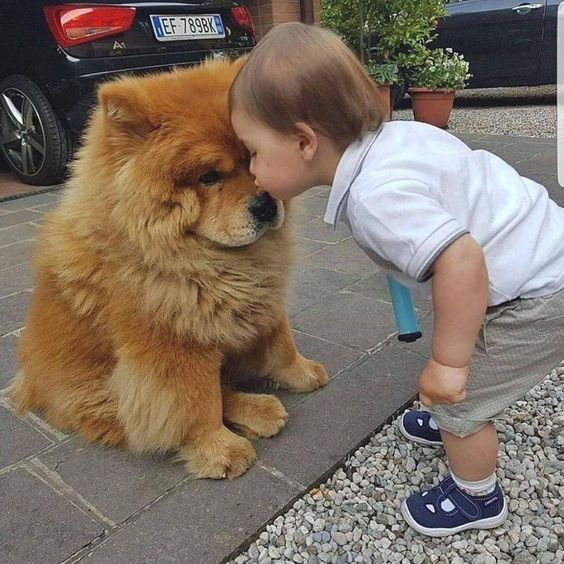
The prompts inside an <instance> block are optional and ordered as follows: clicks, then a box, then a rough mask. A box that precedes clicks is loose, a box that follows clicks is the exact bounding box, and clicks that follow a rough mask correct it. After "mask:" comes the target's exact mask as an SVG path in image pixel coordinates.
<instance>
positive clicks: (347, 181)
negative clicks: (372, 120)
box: [323, 125, 382, 227]
mask: <svg viewBox="0 0 564 564" xmlns="http://www.w3.org/2000/svg"><path fill="white" fill-rule="evenodd" d="M381 130H382V125H381V126H380V127H379V128H378V129H377V130H376V131H370V132H369V133H367V134H366V135H365V136H364V137H363V138H362V139H360V140H358V141H354V142H353V143H351V144H350V145H349V146H348V147H347V148H346V150H345V152H344V153H343V156H342V157H341V160H340V161H339V164H338V165H337V170H336V171H335V178H334V179H333V185H332V187H331V192H330V193H329V201H328V202H327V208H326V210H325V216H324V218H323V221H325V223H328V224H329V225H331V226H333V227H335V226H336V225H337V222H338V221H339V218H340V217H341V213H342V211H343V202H344V201H345V198H346V196H347V194H348V192H349V190H350V187H351V185H352V183H353V182H354V180H355V179H356V177H357V176H358V174H359V172H360V170H361V168H362V163H363V162H364V159H365V157H366V155H367V153H368V151H369V150H370V148H371V147H372V145H373V144H374V142H375V141H376V138H377V137H378V135H379V134H380V131H381Z"/></svg>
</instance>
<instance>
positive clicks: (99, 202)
mask: <svg viewBox="0 0 564 564" xmlns="http://www.w3.org/2000/svg"><path fill="white" fill-rule="evenodd" d="M240 64H241V63H239V62H235V63H233V62H228V61H210V62H207V63H206V64H204V65H202V66H199V67H196V68H191V69H188V70H186V69H184V70H176V71H173V72H171V73H164V74H159V75H152V76H148V77H127V78H122V79H120V80H118V81H115V82H108V83H106V84H104V85H102V86H101V87H100V88H99V91H98V105H97V107H96V109H95V111H94V113H93V115H92V118H91V120H90V123H89V126H88V128H87V131H86V134H85V142H84V144H83V147H82V148H81V149H80V151H79V152H78V154H77V158H76V161H75V162H74V164H73V167H72V174H71V177H70V179H69V181H68V183H67V186H66V189H65V191H64V193H63V197H62V201H61V203H60V205H59V206H58V208H57V209H55V210H54V211H53V212H52V213H51V214H50V216H48V218H47V219H46V221H45V224H44V226H43V228H42V230H41V233H40V235H39V238H38V242H37V249H36V254H35V257H34V274H35V289H34V292H33V300H32V304H31V308H30V311H29V315H28V318H27V323H26V328H25V331H24V333H23V335H22V340H21V346H20V349H19V360H20V371H19V372H18V374H17V375H16V377H15V379H14V382H13V384H12V387H11V391H10V395H11V398H12V400H13V402H14V405H15V406H16V408H17V409H19V410H20V411H21V412H23V411H26V410H37V411H40V412H42V413H43V414H44V415H45V417H46V418H47V420H48V421H49V422H50V423H52V424H53V425H55V426H56V427H59V428H66V429H71V430H74V431H75V432H77V433H78V434H79V435H80V436H81V437H82V438H83V439H85V440H87V441H95V442H99V443H102V444H105V445H122V446H124V447H126V448H128V449H130V450H132V451H134V452H150V451H176V452H177V453H178V457H179V458H180V460H182V461H183V462H184V463H185V464H186V466H187V468H188V470H189V471H190V472H191V473H193V474H194V475H195V476H197V477H208V478H223V477H228V478H234V477H236V476H239V475H241V474H242V473H244V472H245V471H246V470H247V468H248V467H249V466H250V465H251V464H252V462H253V460H254V458H255V451H254V449H253V447H252V445H251V443H250V442H249V440H248V438H257V437H270V436H272V435H275V434H276V433H278V432H279V431H280V430H281V429H282V427H283V426H284V424H285V422H286V418H287V413H286V411H285V409H284V407H283V406H282V404H281V403H280V401H279V400H278V399H277V398H276V397H275V396H273V395H270V394H250V393H243V392H241V391H236V390H234V389H230V388H229V387H227V386H225V385H224V384H222V378H221V374H222V373H223V375H224V376H225V373H226V372H228V373H250V374H254V375H262V376H265V377H268V378H270V379H272V380H273V381H274V382H275V383H276V384H277V385H279V386H280V387H283V388H287V389H289V390H292V391H295V392H308V391H311V390H315V389H316V388H318V387H320V386H323V385H324V384H325V383H326V382H327V374H326V372H325V370H324V368H323V366H322V365H321V364H318V363H316V362H312V361H310V360H307V359H305V358H304V357H302V356H301V355H300V354H299V353H298V352H297V351H296V348H295V344H294V339H293V337H292V333H291V331H290V326H289V324H288V318H287V304H288V294H289V281H290V274H291V266H292V260H293V237H292V232H291V209H290V208H291V206H290V204H289V202H279V201H275V200H274V199H272V198H271V197H270V196H269V195H268V194H267V193H266V192H260V191H258V189H257V187H256V186H255V184H254V179H253V177H252V176H251V174H250V173H249V170H248V154H247V152H246V151H245V148H244V147H243V145H242V144H241V143H240V142H239V141H238V140H237V138H236V137H235V135H234V133H233V131H232V129H231V125H230V121H229V116H228V110H227V91H228V88H229V85H230V83H231V82H232V80H233V78H234V77H235V75H236V73H237V71H238V69H239V67H240ZM231 429H234V430H236V431H238V432H239V434H236V433H234V432H233V431H232V430H231ZM241 435H243V436H241Z"/></svg>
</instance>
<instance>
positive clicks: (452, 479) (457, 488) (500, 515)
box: [401, 422, 507, 537]
mask: <svg viewBox="0 0 564 564" xmlns="http://www.w3.org/2000/svg"><path fill="white" fill-rule="evenodd" d="M441 437H442V439H443V444H444V447H445V450H446V453H447V458H448V461H449V464H450V469H451V475H450V476H448V477H447V478H445V479H443V480H442V481H441V483H440V484H439V485H438V486H437V487H435V488H431V489H430V490H427V491H424V492H422V493H419V494H413V495H412V496H410V497H409V498H408V499H407V500H405V501H404V502H403V503H402V506H401V511H402V514H403V516H404V518H405V520H406V521H407V522H408V523H409V525H411V527H413V528H414V529H415V530H416V531H418V532H420V533H422V534H424V535H429V536H433V537H442V536H447V535H453V534H456V533H459V532H461V531H464V530H466V529H490V528H493V527H497V526H499V525H501V524H502V523H503V522H504V521H505V518H506V517H507V505H506V503H505V500H504V498H503V492H502V491H501V489H500V487H499V485H498V483H497V480H496V476H495V467H496V462H497V451H498V443H497V434H496V430H495V427H494V426H493V424H492V423H491V422H488V423H487V424H486V425H485V426H484V427H482V428H481V429H480V430H479V431H477V432H475V433H473V434H471V435H467V436H465V437H458V436H456V435H454V434H452V433H449V432H448V431H445V430H443V429H441Z"/></svg>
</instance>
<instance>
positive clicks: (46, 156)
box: [0, 74, 72, 185]
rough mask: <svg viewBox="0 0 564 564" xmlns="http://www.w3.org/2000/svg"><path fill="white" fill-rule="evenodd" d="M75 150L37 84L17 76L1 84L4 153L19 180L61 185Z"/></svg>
mask: <svg viewBox="0 0 564 564" xmlns="http://www.w3.org/2000/svg"><path fill="white" fill-rule="evenodd" d="M71 149H72V145H71V136H70V134H69V132H68V131H67V130H66V129H65V128H64V127H63V125H62V124H61V122H60V120H59V118H58V117H57V115H56V114H55V112H54V111H53V108H52V107H51V104H50V103H49V100H47V98H46V97H45V95H44V94H43V92H42V91H41V89H40V88H39V86H37V84H36V83H35V82H33V81H32V80H30V79H29V78H27V77H25V76H23V75H17V74H16V75H12V76H9V77H7V78H5V79H4V80H2V81H1V82H0V152H1V153H2V156H3V157H4V160H5V161H6V162H7V164H8V166H9V167H10V169H11V170H12V171H13V172H14V174H15V175H16V176H17V177H18V178H20V179H21V180H22V181H23V182H25V183H26V184H33V185H51V184H57V183H59V182H61V181H62V180H63V178H64V175H65V171H66V167H67V162H68V161H69V159H70V156H71Z"/></svg>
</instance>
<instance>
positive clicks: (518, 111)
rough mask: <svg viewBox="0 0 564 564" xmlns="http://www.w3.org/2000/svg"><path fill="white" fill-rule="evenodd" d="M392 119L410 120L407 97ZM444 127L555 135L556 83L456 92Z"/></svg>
mask: <svg viewBox="0 0 564 564" xmlns="http://www.w3.org/2000/svg"><path fill="white" fill-rule="evenodd" d="M393 118H394V119H397V120H412V119H413V113H412V111H411V101H410V100H409V99H406V100H405V101H404V102H403V104H402V109H398V110H395V111H394V115H393ZM448 130H449V131H453V132H456V133H483V134H484V135H517V136H524V137H556V134H557V116H556V86H554V85H550V86H533V87H527V88H484V89H475V90H462V91H460V92H458V93H457V95H456V98H455V102H454V109H453V112H452V114H451V117H450V120H449V124H448Z"/></svg>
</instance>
